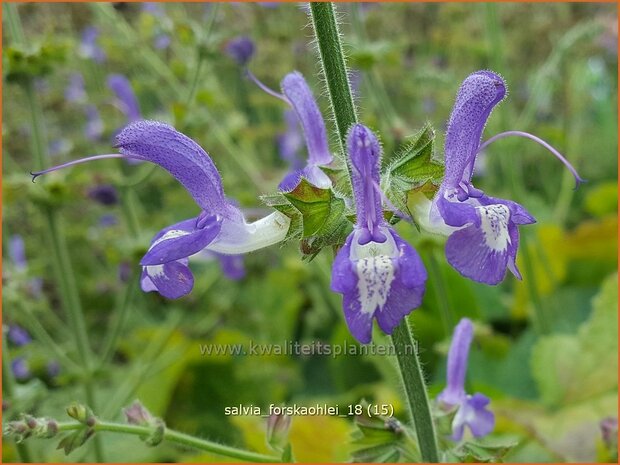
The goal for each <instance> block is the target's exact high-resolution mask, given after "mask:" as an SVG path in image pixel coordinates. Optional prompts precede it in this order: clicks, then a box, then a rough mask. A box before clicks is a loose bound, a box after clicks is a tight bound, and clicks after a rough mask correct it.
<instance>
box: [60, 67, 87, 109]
mask: <svg viewBox="0 0 620 465" xmlns="http://www.w3.org/2000/svg"><path fill="white" fill-rule="evenodd" d="M65 100H66V101H67V102H72V103H76V102H84V101H85V100H86V90H85V89H84V77H83V76H82V73H71V76H69V85H68V86H67V88H66V89H65Z"/></svg>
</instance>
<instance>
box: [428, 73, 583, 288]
mask: <svg viewBox="0 0 620 465" xmlns="http://www.w3.org/2000/svg"><path fill="white" fill-rule="evenodd" d="M505 95H506V85H505V83H504V80H503V79H502V78H501V77H500V76H498V75H497V74H495V73H492V72H491V71H478V72H475V73H473V74H471V75H470V76H468V77H467V78H466V79H465V81H463V83H462V85H461V87H460V89H459V92H458V94H457V97H456V102H455V104H454V108H453V109H452V114H451V116H450V120H449V122H448V130H447V134H446V143H445V176H444V179H443V181H442V184H441V186H440V188H439V190H438V192H437V194H436V196H435V198H434V199H433V202H432V204H431V205H429V206H428V207H429V208H430V211H427V212H426V213H423V214H421V215H420V216H421V218H420V224H421V225H422V226H423V227H426V228H427V229H429V230H431V231H433V232H440V233H443V234H446V235H448V236H449V237H448V241H447V243H446V258H447V259H448V262H449V263H450V264H451V265H452V266H453V267H454V268H455V269H456V270H457V271H459V273H461V274H462V275H464V276H466V277H468V278H470V279H473V280H474V281H478V282H482V283H486V284H492V285H493V284H498V283H499V282H501V281H502V280H503V279H504V276H505V274H506V269H509V270H510V271H511V272H512V273H513V274H514V275H515V276H516V277H517V278H519V279H520V278H521V274H520V273H519V270H518V269H517V266H516V263H515V260H516V255H517V248H518V246H519V230H518V226H519V225H523V224H531V223H534V222H535V221H536V220H535V219H534V217H533V216H532V215H531V214H530V213H529V212H528V211H527V210H526V209H525V208H524V207H522V206H521V205H519V204H518V203H516V202H513V201H510V200H504V199H499V198H495V197H490V196H487V195H486V194H484V192H482V191H481V190H480V189H477V188H475V187H474V186H473V184H472V182H471V179H472V176H473V173H474V164H475V162H476V155H477V154H478V153H479V152H480V151H481V150H482V149H483V148H484V147H486V145H488V144H489V143H491V142H492V141H493V140H496V139H498V138H501V137H505V136H507V135H519V136H523V137H528V138H530V139H533V140H535V141H537V142H539V143H541V144H542V145H544V146H545V147H546V148H548V149H549V150H550V151H551V152H552V153H553V154H554V155H555V156H557V157H558V158H559V159H560V160H561V161H562V162H563V163H564V164H565V165H566V166H567V167H568V168H569V169H570V170H571V172H572V173H573V174H574V175H575V179H576V180H577V182H578V183H579V182H580V181H581V179H580V178H579V176H578V175H577V173H576V172H575V170H574V169H573V168H572V166H570V164H569V163H568V162H567V161H566V159H564V157H562V155H561V154H559V153H558V152H557V151H556V150H555V149H553V148H552V147H551V146H549V145H548V144H546V143H545V142H544V141H541V140H540V139H538V138H537V137H535V136H532V135H530V134H527V133H521V132H518V131H509V132H507V133H502V134H499V135H497V136H495V137H494V138H492V139H490V140H489V141H487V142H486V143H485V144H483V145H482V146H481V145H480V139H481V136H482V131H483V129H484V126H485V124H486V121H487V119H488V118H489V115H490V114H491V111H492V110H493V108H494V107H495V106H496V105H497V104H498V103H499V102H500V101H502V100H503V99H504V97H505Z"/></svg>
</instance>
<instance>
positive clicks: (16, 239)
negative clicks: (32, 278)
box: [9, 234, 28, 271]
mask: <svg viewBox="0 0 620 465" xmlns="http://www.w3.org/2000/svg"><path fill="white" fill-rule="evenodd" d="M9 257H11V261H12V262H13V265H15V268H16V269H17V270H18V271H25V270H26V268H27V267H28V261H27V260H26V246H25V245H24V239H23V238H22V236H20V235H19V234H15V235H14V236H11V238H10V239H9Z"/></svg>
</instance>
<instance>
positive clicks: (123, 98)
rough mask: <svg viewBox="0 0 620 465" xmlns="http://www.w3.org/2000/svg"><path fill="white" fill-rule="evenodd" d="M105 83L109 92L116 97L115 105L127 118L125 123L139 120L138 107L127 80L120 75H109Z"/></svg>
mask: <svg viewBox="0 0 620 465" xmlns="http://www.w3.org/2000/svg"><path fill="white" fill-rule="evenodd" d="M107 82H108V87H109V88H110V90H111V91H112V92H114V94H115V95H116V103H117V105H118V107H119V109H120V110H121V111H122V112H123V114H124V115H125V116H126V117H127V122H128V123H131V122H132V121H136V120H138V119H140V118H141V116H140V105H139V104H138V99H137V98H136V94H135V93H134V91H133V88H132V87H131V83H130V82H129V79H127V78H126V77H125V76H123V75H122V74H110V75H109V76H108V81H107Z"/></svg>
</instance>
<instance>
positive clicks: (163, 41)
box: [153, 32, 171, 50]
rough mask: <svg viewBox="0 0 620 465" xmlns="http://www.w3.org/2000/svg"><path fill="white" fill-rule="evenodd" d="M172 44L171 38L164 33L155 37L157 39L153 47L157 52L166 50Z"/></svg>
mask: <svg viewBox="0 0 620 465" xmlns="http://www.w3.org/2000/svg"><path fill="white" fill-rule="evenodd" d="M170 42H171V39H170V36H169V35H168V34H166V33H163V32H162V33H160V34H157V35H156V36H155V39H154V40H153V46H154V47H155V48H156V49H157V50H164V49H166V48H168V47H170Z"/></svg>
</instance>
